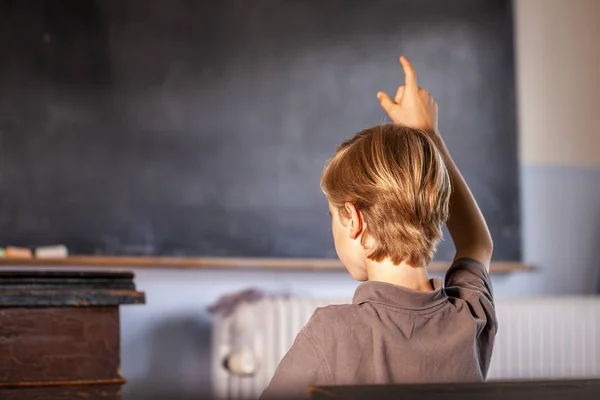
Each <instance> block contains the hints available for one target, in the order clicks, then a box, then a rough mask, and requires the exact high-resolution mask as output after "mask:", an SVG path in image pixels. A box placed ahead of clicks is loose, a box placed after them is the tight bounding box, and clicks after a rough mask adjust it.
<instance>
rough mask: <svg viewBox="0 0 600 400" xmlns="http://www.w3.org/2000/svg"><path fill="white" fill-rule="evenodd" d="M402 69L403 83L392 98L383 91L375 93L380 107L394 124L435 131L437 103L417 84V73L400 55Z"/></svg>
mask: <svg viewBox="0 0 600 400" xmlns="http://www.w3.org/2000/svg"><path fill="white" fill-rule="evenodd" d="M400 64H402V69H403V70H404V85H402V86H400V87H399V88H398V91H397V92H396V97H395V98H394V99H393V100H392V99H391V98H390V96H388V95H387V94H386V93H384V92H379V93H377V98H378V99H379V102H380V103H381V107H383V109H384V110H385V111H386V112H387V114H388V115H389V116H390V118H391V119H392V121H393V122H394V123H395V124H399V125H403V126H407V127H409V128H416V129H422V130H425V131H436V132H437V114H438V113H437V104H436V102H435V100H434V99H433V97H432V96H431V95H430V94H429V93H428V92H427V90H425V89H420V88H419V85H417V74H416V73H415V70H414V69H413V67H412V65H411V64H410V62H409V61H408V60H407V59H406V58H405V57H400Z"/></svg>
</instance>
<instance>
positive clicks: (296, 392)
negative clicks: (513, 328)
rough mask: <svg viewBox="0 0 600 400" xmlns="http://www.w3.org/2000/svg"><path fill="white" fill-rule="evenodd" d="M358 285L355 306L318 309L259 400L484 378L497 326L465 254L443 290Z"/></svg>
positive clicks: (486, 285) (488, 288)
mask: <svg viewBox="0 0 600 400" xmlns="http://www.w3.org/2000/svg"><path fill="white" fill-rule="evenodd" d="M431 283H432V285H433V288H434V290H433V291H429V292H419V291H413V290H408V289H404V288H402V287H400V286H395V285H391V284H388V283H383V282H365V283H362V284H360V285H359V286H358V288H357V289H356V292H355V294H354V298H353V301H352V304H348V305H332V306H328V307H322V308H318V309H317V310H316V311H315V313H314V314H313V316H312V317H311V319H310V321H309V322H308V323H307V324H306V326H305V327H304V328H302V331H301V332H300V333H299V334H298V336H297V337H296V339H295V341H294V344H293V345H292V348H291V349H290V350H289V352H288V353H287V354H286V355H285V357H284V358H283V359H282V360H281V363H280V364H279V366H278V367H277V370H276V371H275V375H274V377H273V379H272V380H271V383H270V384H269V386H268V388H267V389H266V390H265V391H264V392H263V394H262V396H261V399H270V398H278V399H282V398H283V399H285V398H307V396H308V387H309V386H321V385H322V386H331V385H360V384H362V385H368V384H392V383H440V382H474V381H483V380H485V378H486V375H487V371H488V367H489V365H490V359H491V356H492V348H493V345H494V337H495V335H496V330H497V321H496V313H495V310H494V301H493V293H492V284H491V281H490V277H489V274H488V272H487V271H486V269H485V268H484V266H483V265H481V264H480V263H479V262H477V261H475V260H473V259H470V258H460V259H458V260H455V261H454V263H452V266H451V267H450V269H449V270H448V272H447V273H446V279H445V285H444V286H445V287H444V288H442V282H441V280H440V279H438V278H435V279H431Z"/></svg>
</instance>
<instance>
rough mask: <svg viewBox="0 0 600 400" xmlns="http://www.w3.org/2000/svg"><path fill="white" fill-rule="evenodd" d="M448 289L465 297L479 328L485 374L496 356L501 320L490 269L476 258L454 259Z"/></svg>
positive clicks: (449, 291)
mask: <svg viewBox="0 0 600 400" xmlns="http://www.w3.org/2000/svg"><path fill="white" fill-rule="evenodd" d="M444 286H445V291H446V293H447V294H448V296H449V297H454V298H458V299H461V300H464V301H465V302H466V303H467V304H468V306H469V307H468V308H469V312H470V313H471V315H472V316H473V318H474V319H475V321H476V323H477V327H478V335H477V346H478V350H479V357H480V360H479V361H480V366H481V370H482V372H483V374H484V376H486V375H487V370H488V367H489V363H490V360H491V357H492V349H493V346H494V339H495V337H496V332H497V330H498V320H497V318H496V309H495V306H494V292H493V288H492V281H491V279H490V275H489V273H488V271H487V270H486V268H485V267H484V266H483V264H481V263H480V262H478V261H477V260H474V259H472V258H459V259H456V260H454V262H453V263H452V266H451V267H450V269H449V270H448V272H447V273H446V279H445V285H444Z"/></svg>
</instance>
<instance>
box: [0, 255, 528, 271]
mask: <svg viewBox="0 0 600 400" xmlns="http://www.w3.org/2000/svg"><path fill="white" fill-rule="evenodd" d="M8 265H11V266H13V265H19V266H77V267H129V268H179V269H261V270H271V269H276V270H316V271H344V270H345V268H344V266H343V265H342V263H341V262H340V261H339V260H336V259H327V258H325V259H323V258H315V259H311V258H297V259H294V258H233V257H103V256H71V257H67V258H54V259H52V258H48V259H42V258H4V259H0V266H8ZM449 266H450V262H449V261H448V262H441V261H434V262H432V263H431V264H429V267H428V270H429V271H430V272H433V273H443V272H445V271H446V270H447V269H448V268H449ZM534 270H535V267H534V266H533V265H531V264H527V263H522V262H511V261H499V262H492V264H491V267H490V272H491V273H492V274H507V273H511V272H527V271H534Z"/></svg>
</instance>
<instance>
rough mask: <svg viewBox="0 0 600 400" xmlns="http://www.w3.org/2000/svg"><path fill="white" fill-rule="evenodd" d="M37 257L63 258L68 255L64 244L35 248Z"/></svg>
mask: <svg viewBox="0 0 600 400" xmlns="http://www.w3.org/2000/svg"><path fill="white" fill-rule="evenodd" d="M35 256H36V257H37V258H65V257H68V256H69V251H68V250H67V248H66V246H63V245H57V246H43V247H37V248H36V249H35Z"/></svg>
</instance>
